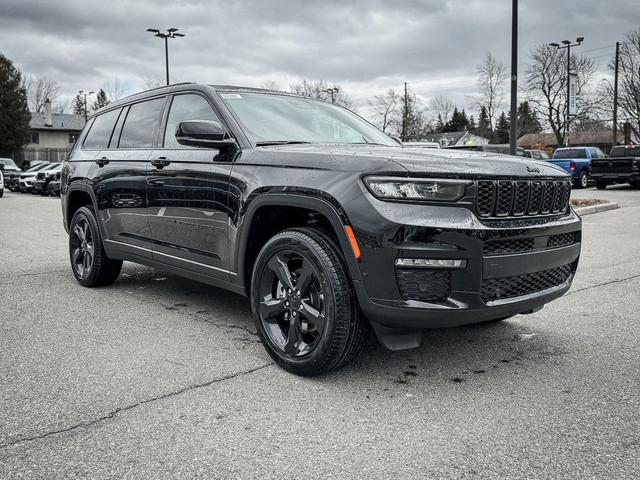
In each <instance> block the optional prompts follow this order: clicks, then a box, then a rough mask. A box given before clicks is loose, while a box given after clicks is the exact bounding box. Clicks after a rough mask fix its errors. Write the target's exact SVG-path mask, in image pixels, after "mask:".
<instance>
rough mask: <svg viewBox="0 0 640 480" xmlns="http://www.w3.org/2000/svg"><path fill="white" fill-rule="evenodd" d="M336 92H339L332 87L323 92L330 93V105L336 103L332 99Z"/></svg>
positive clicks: (336, 88)
mask: <svg viewBox="0 0 640 480" xmlns="http://www.w3.org/2000/svg"><path fill="white" fill-rule="evenodd" d="M338 90H340V89H339V88H338V87H334V88H327V89H326V90H325V92H327V93H330V94H331V103H336V101H335V100H336V99H335V97H334V94H336V93H338Z"/></svg>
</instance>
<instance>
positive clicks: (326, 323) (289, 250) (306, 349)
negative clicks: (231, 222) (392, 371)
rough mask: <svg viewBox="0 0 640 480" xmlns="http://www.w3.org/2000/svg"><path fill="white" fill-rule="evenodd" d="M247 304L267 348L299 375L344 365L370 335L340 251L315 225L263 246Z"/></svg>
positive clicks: (320, 372)
mask: <svg viewBox="0 0 640 480" xmlns="http://www.w3.org/2000/svg"><path fill="white" fill-rule="evenodd" d="M251 306H252V309H253V316H254V320H255V323H256V329H257V331H258V335H259V336H260V339H261V340H262V343H263V344H264V346H265V348H266V349H267V352H268V353H269V355H270V356H271V357H272V358H273V360H274V361H275V362H276V363H277V364H278V365H279V366H281V367H282V368H284V369H285V370H288V371H290V372H292V373H295V374H297V375H304V376H314V375H321V374H323V373H326V372H328V371H330V370H333V369H336V368H339V367H341V366H343V365H346V364H347V363H349V362H350V361H351V360H353V359H354V358H355V357H356V356H357V354H358V353H359V352H360V350H361V349H362V347H363V346H364V343H365V340H366V337H367V335H368V333H369V325H368V324H367V321H366V320H365V319H364V318H363V316H362V314H361V312H360V309H359V308H358V305H357V301H356V299H355V295H354V292H353V288H352V286H351V282H350V280H349V278H348V276H347V272H346V268H345V266H344V264H343V260H342V257H341V253H340V250H339V249H338V247H337V246H336V245H335V243H334V242H333V241H332V240H331V238H330V237H329V236H327V235H325V234H324V233H322V232H321V231H319V230H315V229H310V228H301V229H295V230H286V231H284V232H281V233H279V234H277V235H275V236H274V237H273V238H271V239H270V240H269V241H268V242H267V243H266V244H265V246H264V247H263V248H262V250H261V251H260V253H259V255H258V258H257V260H256V264H255V267H254V269H253V276H252V284H251Z"/></svg>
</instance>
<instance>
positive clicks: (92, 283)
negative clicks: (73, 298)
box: [69, 207, 122, 287]
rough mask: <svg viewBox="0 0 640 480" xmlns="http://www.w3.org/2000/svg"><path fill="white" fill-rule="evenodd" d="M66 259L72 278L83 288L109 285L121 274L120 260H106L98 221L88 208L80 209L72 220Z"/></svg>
mask: <svg viewBox="0 0 640 480" xmlns="http://www.w3.org/2000/svg"><path fill="white" fill-rule="evenodd" d="M69 258H70V260H71V269H72V270H73V275H74V276H75V277H76V280H77V281H78V283H80V285H83V286H85V287H99V286H103V285H110V284H112V283H113V282H115V281H116V279H117V278H118V275H120V269H121V268H122V261H121V260H111V259H110V258H108V257H107V254H106V253H105V251H104V245H103V244H102V236H101V235H100V229H99V228H98V222H97V221H96V218H95V215H94V213H93V211H92V210H91V209H90V208H88V207H80V208H79V209H78V211H76V213H75V215H74V216H73V219H72V220H71V226H70V228H69Z"/></svg>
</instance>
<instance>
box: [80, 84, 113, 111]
mask: <svg viewBox="0 0 640 480" xmlns="http://www.w3.org/2000/svg"><path fill="white" fill-rule="evenodd" d="M107 105H109V99H108V98H107V94H106V93H105V91H104V90H103V89H100V90H99V91H98V94H97V95H96V101H95V102H93V107H92V108H93V110H94V111H95V110H99V109H101V108H102V107H105V106H107ZM83 112H84V110H83Z"/></svg>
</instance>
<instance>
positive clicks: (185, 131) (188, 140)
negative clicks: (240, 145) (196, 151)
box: [176, 120, 236, 149]
mask: <svg viewBox="0 0 640 480" xmlns="http://www.w3.org/2000/svg"><path fill="white" fill-rule="evenodd" d="M225 136H226V132H225V131H224V129H223V128H222V125H220V124H219V123H218V122H214V121H211V120H189V121H186V122H179V123H178V125H176V140H177V141H178V143H179V144H180V145H187V146H190V147H209V148H220V149H222V148H228V147H232V146H234V145H236V141H235V140H234V139H233V138H229V137H227V138H225Z"/></svg>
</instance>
